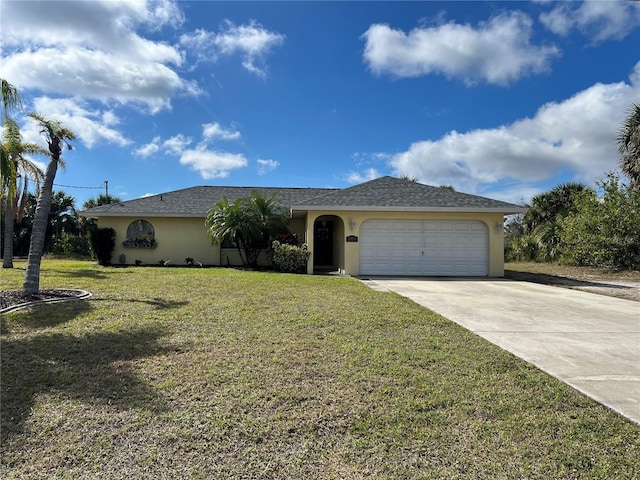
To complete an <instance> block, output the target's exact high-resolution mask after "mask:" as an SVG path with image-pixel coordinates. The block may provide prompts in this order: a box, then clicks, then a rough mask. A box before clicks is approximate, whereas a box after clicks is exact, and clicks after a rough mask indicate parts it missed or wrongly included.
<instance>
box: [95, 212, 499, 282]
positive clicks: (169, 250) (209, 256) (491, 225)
mask: <svg viewBox="0 0 640 480" xmlns="http://www.w3.org/2000/svg"><path fill="white" fill-rule="evenodd" d="M321 216H327V217H333V218H334V219H336V221H335V222H334V223H335V225H336V227H335V230H334V242H335V243H334V263H335V265H336V266H337V268H338V270H339V271H340V272H341V273H344V274H347V275H359V273H360V272H359V270H360V243H359V242H347V241H346V237H347V236H349V235H355V236H357V237H359V236H360V225H361V224H362V222H364V221H365V220H375V219H390V220H391V219H398V218H403V219H415V220H480V221H482V222H484V223H485V224H486V225H487V229H488V232H489V276H490V277H502V276H504V244H503V228H502V223H503V215H502V214H501V213H478V214H472V213H420V212H402V213H401V212H335V211H317V212H309V213H308V215H307V217H306V219H298V218H296V219H292V220H291V222H290V228H291V231H292V232H293V233H297V234H298V235H299V237H300V240H301V241H302V242H305V243H306V244H307V245H308V247H309V250H310V251H311V254H312V255H311V258H310V259H309V262H308V265H307V272H308V273H310V274H313V226H314V222H315V220H316V219H318V218H319V217H321ZM141 219H142V220H146V221H148V222H149V223H151V224H152V225H153V228H154V231H155V240H156V242H157V247H156V248H131V247H124V246H123V245H122V242H123V241H125V240H126V233H127V228H128V227H129V225H130V224H131V223H132V222H134V221H136V220H141ZM337 220H341V222H340V221H337ZM352 222H354V223H353V228H352V226H351V225H352ZM99 226H100V227H101V228H103V227H111V228H113V229H114V230H115V231H116V246H115V249H114V252H113V257H112V258H111V261H112V263H114V264H118V263H119V256H120V254H124V255H126V261H125V264H128V265H133V264H134V263H135V261H136V260H141V261H142V262H143V263H145V264H157V263H158V262H159V261H160V260H165V261H167V260H170V261H172V262H173V263H174V264H176V265H181V264H184V261H185V259H186V258H187V257H191V258H193V259H194V260H195V261H196V262H200V263H202V264H203V265H227V257H228V258H229V263H230V264H231V265H240V264H241V262H240V261H239V258H238V253H237V251H236V249H226V248H225V249H222V250H221V249H220V246H219V245H211V240H210V239H209V237H208V235H207V230H206V227H205V224H204V218H165V217H102V218H100V219H99ZM497 226H499V227H498V228H497ZM259 263H260V264H261V265H267V264H268V260H267V258H266V256H265V255H264V254H263V255H262V256H261V257H260V261H259Z"/></svg>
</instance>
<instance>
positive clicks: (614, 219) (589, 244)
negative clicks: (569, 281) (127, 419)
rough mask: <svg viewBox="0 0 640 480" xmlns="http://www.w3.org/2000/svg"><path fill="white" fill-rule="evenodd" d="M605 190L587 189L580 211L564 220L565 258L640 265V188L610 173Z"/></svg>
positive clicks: (589, 262) (602, 185)
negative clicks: (626, 183)
mask: <svg viewBox="0 0 640 480" xmlns="http://www.w3.org/2000/svg"><path fill="white" fill-rule="evenodd" d="M598 186H599V187H600V189H601V192H602V194H601V195H600V196H598V195H596V193H595V192H584V193H583V194H582V195H581V196H580V197H579V199H578V202H577V205H578V207H579V209H578V212H577V213H576V214H575V215H572V216H570V217H567V218H565V219H564V220H563V222H562V230H561V241H562V243H563V244H564V249H563V258H564V260H565V261H568V262H570V263H574V264H576V265H588V266H598V267H613V268H638V267H640V190H639V189H633V188H629V187H628V186H627V185H624V184H623V183H621V182H620V180H619V178H618V177H617V176H616V175H615V174H613V173H610V174H609V176H608V177H607V179H606V180H604V181H602V182H599V183H598Z"/></svg>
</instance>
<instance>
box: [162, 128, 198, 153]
mask: <svg viewBox="0 0 640 480" xmlns="http://www.w3.org/2000/svg"><path fill="white" fill-rule="evenodd" d="M190 144H191V137H187V136H185V135H182V134H181V133H179V134H178V135H174V136H173V137H171V138H169V139H167V140H165V141H164V142H162V147H163V148H165V149H166V150H167V153H170V154H171V155H182V153H183V152H184V150H185V149H186V148H187V147H188V146H189V145H190Z"/></svg>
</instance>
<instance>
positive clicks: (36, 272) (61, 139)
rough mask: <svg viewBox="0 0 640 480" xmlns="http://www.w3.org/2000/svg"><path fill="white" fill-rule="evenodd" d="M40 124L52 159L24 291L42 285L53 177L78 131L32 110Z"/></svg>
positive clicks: (33, 236) (37, 215)
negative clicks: (41, 277) (43, 253)
mask: <svg viewBox="0 0 640 480" xmlns="http://www.w3.org/2000/svg"><path fill="white" fill-rule="evenodd" d="M29 116H30V117H31V118H33V119H34V120H35V121H36V122H37V123H38V125H40V127H41V129H42V130H41V131H40V133H42V134H44V137H45V139H46V141H47V145H48V147H49V153H50V154H51V157H50V158H51V160H50V161H49V164H48V165H47V169H46V171H45V174H44V181H43V183H42V188H41V190H40V195H39V196H38V206H37V207H36V214H35V217H34V219H33V232H32V234H31V243H30V245H29V258H28V260H27V273H26V274H25V279H24V283H23V285H22V290H23V291H24V292H25V293H37V292H38V290H39V289H40V264H41V263H42V252H43V250H44V239H45V234H46V230H47V221H48V218H49V211H50V210H51V195H52V192H53V180H54V178H55V176H56V172H57V171H58V165H64V164H63V162H62V157H61V156H62V148H63V146H64V145H67V147H68V148H69V150H71V144H70V143H69V141H70V140H75V138H76V136H75V134H74V133H73V132H72V131H71V130H69V129H67V128H64V127H63V126H62V124H61V123H60V122H59V121H57V120H48V119H46V118H44V117H43V116H42V115H39V114H37V113H30V114H29Z"/></svg>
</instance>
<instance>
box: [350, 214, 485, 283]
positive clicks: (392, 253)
mask: <svg viewBox="0 0 640 480" xmlns="http://www.w3.org/2000/svg"><path fill="white" fill-rule="evenodd" d="M488 244H489V242H488V231H487V227H486V225H485V224H484V223H482V222H480V221H449V220H444V221H443V220H373V221H372V220H368V221H366V222H364V223H363V224H362V226H361V228H360V272H361V274H364V275H440V276H486V275H487V274H488V263H489V262H488Z"/></svg>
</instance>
